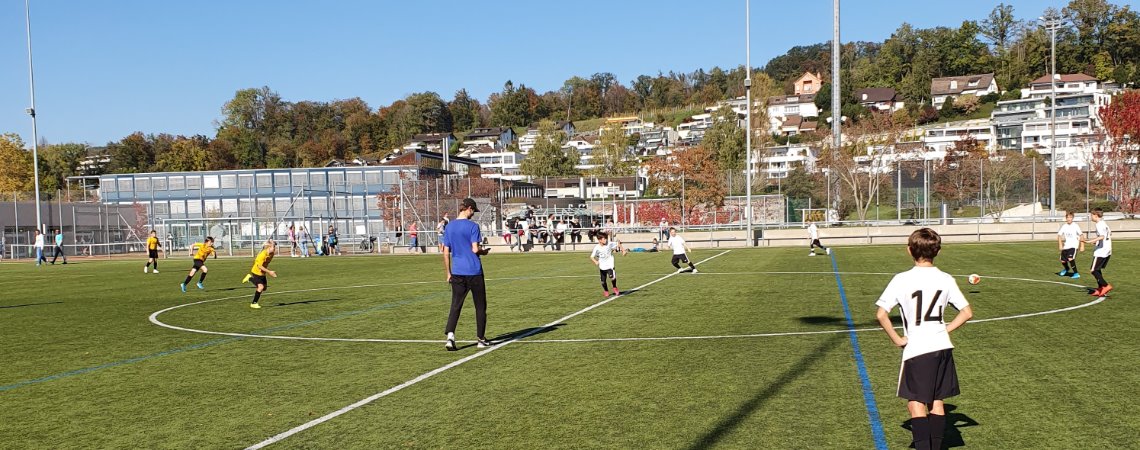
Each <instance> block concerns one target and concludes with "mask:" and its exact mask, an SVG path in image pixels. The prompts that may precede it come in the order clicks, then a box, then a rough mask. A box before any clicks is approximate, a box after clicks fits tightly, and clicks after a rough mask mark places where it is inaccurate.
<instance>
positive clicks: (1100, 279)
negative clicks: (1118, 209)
mask: <svg viewBox="0 0 1140 450" xmlns="http://www.w3.org/2000/svg"><path fill="white" fill-rule="evenodd" d="M1092 220H1093V223H1095V224H1096V237H1095V238H1092V239H1081V240H1082V241H1084V242H1085V243H1087V244H1096V249H1095V250H1093V263H1092V271H1091V272H1092V274H1093V276H1094V277H1096V286H1097V287H1096V289H1095V290H1093V291H1092V292H1090V293H1089V295H1092V296H1093V297H1104V296H1105V295H1106V294H1108V291H1111V290H1112V285H1111V284H1108V282H1107V281H1104V274H1103V273H1101V271H1103V270H1104V269H1106V268H1108V259H1109V258H1111V257H1112V230H1109V229H1108V224H1107V223H1104V211H1103V210H1101V209H1100V208H1097V209H1094V210H1093V211H1092Z"/></svg>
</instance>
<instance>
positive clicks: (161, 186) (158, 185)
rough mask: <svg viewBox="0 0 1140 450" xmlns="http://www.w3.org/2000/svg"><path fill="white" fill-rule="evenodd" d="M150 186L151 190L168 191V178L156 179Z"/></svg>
mask: <svg viewBox="0 0 1140 450" xmlns="http://www.w3.org/2000/svg"><path fill="white" fill-rule="evenodd" d="M150 185H151V186H150V188H151V190H155V191H165V190H166V178H165V177H157V178H154V179H153V181H152V182H151V183H150Z"/></svg>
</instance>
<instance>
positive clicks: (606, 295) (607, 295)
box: [602, 291, 610, 298]
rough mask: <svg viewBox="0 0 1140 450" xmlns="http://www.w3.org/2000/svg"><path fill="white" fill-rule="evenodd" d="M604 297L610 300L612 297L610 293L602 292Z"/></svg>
mask: <svg viewBox="0 0 1140 450" xmlns="http://www.w3.org/2000/svg"><path fill="white" fill-rule="evenodd" d="M602 297H606V298H609V297H610V291H602Z"/></svg>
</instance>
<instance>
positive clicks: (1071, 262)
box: [1057, 211, 1085, 280]
mask: <svg viewBox="0 0 1140 450" xmlns="http://www.w3.org/2000/svg"><path fill="white" fill-rule="evenodd" d="M1057 249H1058V250H1061V271H1060V272H1057V275H1060V276H1063V277H1066V276H1067V277H1070V278H1072V279H1074V280H1075V279H1077V278H1080V277H1081V274H1079V273H1077V251H1082V252H1083V251H1085V243H1084V242H1081V226H1080V225H1077V224H1075V223H1073V212H1072V211H1069V212H1066V213H1065V224H1064V225H1061V229H1060V230H1057Z"/></svg>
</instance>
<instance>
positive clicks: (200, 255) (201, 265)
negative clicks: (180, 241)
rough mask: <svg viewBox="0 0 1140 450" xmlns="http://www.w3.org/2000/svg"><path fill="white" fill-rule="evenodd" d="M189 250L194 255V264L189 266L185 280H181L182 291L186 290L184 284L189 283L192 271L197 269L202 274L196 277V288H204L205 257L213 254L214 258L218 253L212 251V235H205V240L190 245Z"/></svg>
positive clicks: (192, 276) (192, 275) (192, 274)
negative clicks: (188, 272)
mask: <svg viewBox="0 0 1140 450" xmlns="http://www.w3.org/2000/svg"><path fill="white" fill-rule="evenodd" d="M190 252H191V254H193V255H194V265H193V266H192V267H190V274H189V275H186V281H183V282H182V285H181V288H182V292H186V285H187V284H190V280H191V279H193V278H194V273H195V272H198V271H199V270H201V271H202V276H201V277H199V278H198V289H206V286H205V285H203V284H202V283H204V282H206V272H208V270H207V269H206V258H209V257H210V255H214V259H218V254H217V253H215V252H214V237H213V236H206V240H205V241H203V242H199V243H197V244H194V245H191V246H190Z"/></svg>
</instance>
